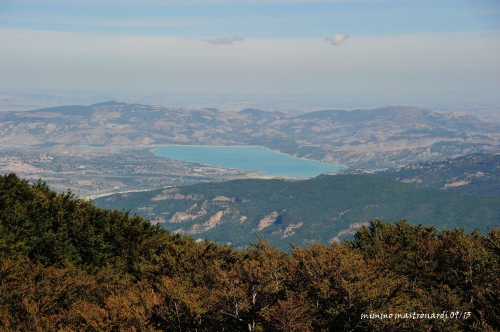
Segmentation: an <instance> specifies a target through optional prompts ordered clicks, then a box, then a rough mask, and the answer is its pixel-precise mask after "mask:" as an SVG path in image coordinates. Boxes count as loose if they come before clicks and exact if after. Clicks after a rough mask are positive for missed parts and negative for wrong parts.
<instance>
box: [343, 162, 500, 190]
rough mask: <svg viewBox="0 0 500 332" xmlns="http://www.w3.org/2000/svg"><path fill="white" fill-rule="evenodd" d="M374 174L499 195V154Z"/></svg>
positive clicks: (404, 180)
mask: <svg viewBox="0 0 500 332" xmlns="http://www.w3.org/2000/svg"><path fill="white" fill-rule="evenodd" d="M347 173H356V171H348V172H347ZM374 176H377V177H385V178H390V179H395V180H398V181H401V182H406V183H411V184H413V185H415V186H418V187H425V188H438V189H445V190H448V191H460V192H466V193H470V194H474V195H480V196H500V154H484V153H474V154H469V155H466V156H461V157H457V158H452V159H446V160H442V161H435V162H424V163H418V164H410V165H407V166H404V167H400V168H398V169H395V170H390V171H385V172H377V173H375V174H374Z"/></svg>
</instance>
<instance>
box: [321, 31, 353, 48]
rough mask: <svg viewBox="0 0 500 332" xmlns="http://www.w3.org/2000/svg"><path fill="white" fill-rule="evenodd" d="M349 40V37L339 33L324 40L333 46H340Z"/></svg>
mask: <svg viewBox="0 0 500 332" xmlns="http://www.w3.org/2000/svg"><path fill="white" fill-rule="evenodd" d="M347 38H349V36H347V35H343V34H341V33H338V34H335V35H333V36H331V37H327V38H325V39H323V41H326V42H331V43H332V45H340V44H342V43H343V42H345V41H346V40H347Z"/></svg>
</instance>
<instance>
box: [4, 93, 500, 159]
mask: <svg viewBox="0 0 500 332" xmlns="http://www.w3.org/2000/svg"><path fill="white" fill-rule="evenodd" d="M499 133H500V128H499V127H498V126H495V125H492V124H488V123H484V122H482V121H480V120H479V119H477V118H476V117H473V116H460V115H456V114H452V113H446V114H442V113H436V112H432V111H429V110H424V109H419V108H411V107H396V106H392V107H385V108H380V109H374V110H353V111H343V110H326V111H317V112H311V113H306V114H301V115H298V116H292V115H288V114H284V113H280V112H269V111H262V110H257V109H244V110H242V111H240V112H237V113H235V112H227V111H223V110H217V109H212V108H205V109H180V108H171V107H163V106H147V105H140V104H127V103H122V102H104V103H98V104H94V105H90V106H61V107H52V108H46V109H41V110H35V111H29V112H2V113H1V114H0V144H1V145H7V146H8V145H18V144H19V142H24V144H26V145H35V144H44V143H51V144H77V145H100V146H145V147H147V146H152V145H167V144H190V145H227V146H234V145H246V146H248V145H254V146H262V147H266V148H269V149H272V150H277V151H280V152H283V153H286V154H289V155H292V156H296V157H302V158H309V159H314V160H319V161H323V162H327V163H333V164H343V165H347V166H350V167H363V168H384V167H398V166H403V165H406V164H410V163H415V162H422V161H436V160H442V159H445V158H449V157H457V156H460V155H465V154H468V153H474V152H492V151H499V150H500V149H499V146H500V134H499Z"/></svg>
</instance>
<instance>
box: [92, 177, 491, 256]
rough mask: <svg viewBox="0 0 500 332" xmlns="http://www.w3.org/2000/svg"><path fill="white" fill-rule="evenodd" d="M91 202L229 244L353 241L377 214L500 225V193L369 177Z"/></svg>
mask: <svg viewBox="0 0 500 332" xmlns="http://www.w3.org/2000/svg"><path fill="white" fill-rule="evenodd" d="M491 182H493V183H494V182H495V181H491ZM94 203H95V204H96V205H97V206H99V207H102V208H108V209H119V210H121V209H130V211H131V212H132V213H137V214H138V215H140V216H142V217H143V218H147V219H151V220H153V221H154V222H160V223H161V225H162V226H163V227H165V228H167V229H168V230H170V231H171V232H180V233H181V234H186V235H192V236H193V237H195V238H196V239H205V238H208V239H210V240H212V241H215V242H217V243H222V244H226V243H231V244H233V245H234V247H235V248H237V249H243V248H245V247H247V246H248V243H249V242H253V241H255V233H258V234H259V235H261V236H262V237H263V238H264V239H266V240H268V241H270V242H271V243H272V244H273V245H274V246H276V247H278V248H279V249H280V250H282V251H287V252H288V251H289V250H290V243H294V244H295V245H297V246H300V247H303V246H305V245H307V244H308V243H311V242H317V243H323V244H328V243H331V242H333V241H339V240H340V241H343V240H344V239H345V238H348V239H351V238H352V235H353V234H352V233H353V232H354V231H355V230H356V229H357V228H358V227H359V226H360V224H361V223H366V224H367V223H368V222H369V221H370V220H372V219H375V220H377V219H381V220H390V221H394V220H400V219H404V218H406V219H409V220H411V221H412V223H414V224H422V225H426V226H430V225H434V227H435V228H436V229H438V230H440V229H450V228H453V227H455V226H457V227H464V228H465V230H466V231H467V232H471V231H473V230H474V229H476V228H477V229H478V230H480V231H481V232H483V233H484V234H486V233H487V232H488V226H490V227H498V226H500V209H499V208H498V207H499V206H500V197H498V196H493V197H486V196H476V195H472V194H470V193H464V192H450V191H447V190H440V189H437V188H419V187H416V186H414V185H412V184H408V183H401V182H399V181H396V180H394V179H387V178H378V177H373V176H370V175H367V174H359V175H356V174H354V175H333V176H330V175H321V176H318V177H316V178H312V179H307V180H300V181H292V180H284V179H270V180H263V179H245V180H231V181H224V182H219V183H213V182H212V183H199V184H194V185H190V186H179V187H176V188H166V189H156V190H152V191H146V192H133V193H121V194H113V195H110V196H105V197H100V198H98V199H96V200H95V201H94ZM217 213H219V214H222V216H221V218H220V220H219V221H218V222H211V220H212V221H213V220H214V219H215V217H216V216H217ZM273 213H274V218H270V217H271V216H273ZM179 216H180V217H181V218H179ZM214 216H215V217H214ZM242 218H243V219H242ZM266 218H267V219H275V220H272V221H271V222H269V223H267V224H264V226H265V227H264V226H263V225H262V222H261V221H262V220H265V219H266Z"/></svg>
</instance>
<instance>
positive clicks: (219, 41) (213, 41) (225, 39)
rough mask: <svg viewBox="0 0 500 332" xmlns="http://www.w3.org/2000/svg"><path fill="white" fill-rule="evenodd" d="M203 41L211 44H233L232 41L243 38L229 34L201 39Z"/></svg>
mask: <svg viewBox="0 0 500 332" xmlns="http://www.w3.org/2000/svg"><path fill="white" fill-rule="evenodd" d="M202 40H203V41H206V42H209V43H210V44H212V45H233V42H237V41H243V40H244V39H243V38H242V37H240V36H236V35H231V36H228V37H223V38H220V37H217V38H210V39H202Z"/></svg>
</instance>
